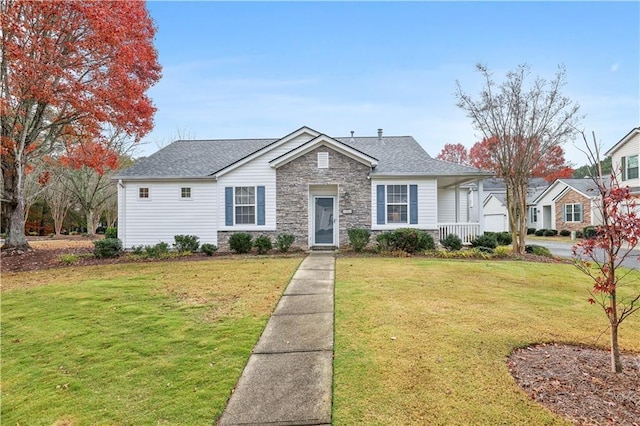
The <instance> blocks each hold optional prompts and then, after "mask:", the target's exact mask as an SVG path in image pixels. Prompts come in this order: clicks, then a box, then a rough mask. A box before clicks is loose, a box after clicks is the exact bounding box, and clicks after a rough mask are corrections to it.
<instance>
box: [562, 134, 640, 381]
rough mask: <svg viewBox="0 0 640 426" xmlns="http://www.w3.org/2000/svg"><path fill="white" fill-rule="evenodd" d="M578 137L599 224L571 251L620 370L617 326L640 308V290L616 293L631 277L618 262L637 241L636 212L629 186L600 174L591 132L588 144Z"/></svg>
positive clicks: (639, 224)
mask: <svg viewBox="0 0 640 426" xmlns="http://www.w3.org/2000/svg"><path fill="white" fill-rule="evenodd" d="M582 138H583V140H584V142H585V145H586V149H587V150H586V152H585V153H586V154H587V156H588V158H589V163H590V164H591V167H593V168H595V170H597V174H596V176H595V177H593V180H594V182H595V184H596V185H597V187H598V192H599V194H600V205H599V206H598V210H599V211H600V215H601V216H602V225H600V226H598V227H596V233H595V235H594V236H593V237H590V238H585V239H583V240H582V241H581V242H579V243H577V244H576V245H574V246H573V255H574V260H575V264H576V266H577V267H578V269H580V270H581V271H582V272H584V273H585V274H586V275H588V276H589V277H590V278H591V279H592V280H593V282H594V284H593V288H592V290H591V291H590V294H591V298H589V303H591V304H596V305H598V306H600V307H601V308H602V310H603V311H604V313H605V314H606V316H607V319H608V320H609V331H610V340H611V372H613V373H621V372H622V363H621V362H620V347H619V345H618V328H619V326H620V324H621V323H622V322H623V321H624V320H625V319H627V318H628V317H629V316H630V315H632V314H633V313H635V312H637V311H638V310H640V293H638V294H636V295H632V296H630V297H626V298H625V297H622V296H621V295H620V293H619V292H618V289H619V288H620V287H621V285H623V284H625V283H628V282H629V281H630V280H631V279H630V275H629V272H630V271H628V270H623V269H621V268H620V266H621V265H622V262H624V260H625V259H627V258H628V257H630V256H632V255H633V253H632V250H633V249H634V248H635V247H636V246H637V245H638V243H640V215H639V214H638V213H637V212H638V210H637V203H636V201H635V199H634V198H633V197H632V196H631V192H630V189H629V187H628V186H625V187H621V186H620V184H619V182H618V178H617V174H616V173H615V171H613V172H612V174H611V179H610V180H607V179H605V178H604V176H603V172H602V167H601V162H600V149H599V146H598V143H597V141H596V136H595V134H593V142H592V144H589V143H588V142H587V138H586V136H585V135H584V133H582ZM638 260H639V261H640V257H638Z"/></svg>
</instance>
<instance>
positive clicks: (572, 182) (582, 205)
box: [532, 177, 602, 231]
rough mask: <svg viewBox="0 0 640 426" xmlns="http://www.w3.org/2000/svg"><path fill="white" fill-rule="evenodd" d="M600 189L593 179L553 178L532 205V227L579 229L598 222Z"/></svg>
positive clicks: (599, 218) (599, 220)
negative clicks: (533, 223)
mask: <svg viewBox="0 0 640 426" xmlns="http://www.w3.org/2000/svg"><path fill="white" fill-rule="evenodd" d="M599 200H600V193H599V192H598V188H597V185H596V184H595V182H594V181H593V179H591V178H589V177H587V178H582V179H556V181H555V182H553V183H552V184H551V185H549V187H548V188H547V189H546V190H544V191H543V192H542V193H541V194H540V195H538V196H537V197H536V198H535V200H533V204H534V207H533V208H535V219H536V222H535V226H532V227H533V228H536V229H555V230H557V231H561V230H563V229H566V230H568V231H582V229H583V228H584V227H585V226H592V225H600V224H602V217H601V215H600V214H599V208H598V206H599Z"/></svg>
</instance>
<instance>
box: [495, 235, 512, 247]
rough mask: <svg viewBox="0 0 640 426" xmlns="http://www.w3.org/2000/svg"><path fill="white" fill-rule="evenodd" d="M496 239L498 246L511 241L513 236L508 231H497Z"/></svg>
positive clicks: (505, 244) (506, 244)
mask: <svg viewBox="0 0 640 426" xmlns="http://www.w3.org/2000/svg"><path fill="white" fill-rule="evenodd" d="M496 241H498V245H499V246H508V245H509V244H511V243H512V242H513V238H512V237H511V233H510V232H498V233H497V234H496Z"/></svg>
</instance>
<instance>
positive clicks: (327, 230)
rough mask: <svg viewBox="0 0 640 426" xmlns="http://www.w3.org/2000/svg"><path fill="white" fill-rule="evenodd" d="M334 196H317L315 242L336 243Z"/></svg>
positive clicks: (323, 243) (321, 243) (322, 243)
mask: <svg viewBox="0 0 640 426" xmlns="http://www.w3.org/2000/svg"><path fill="white" fill-rule="evenodd" d="M333 202H334V198H333V197H316V198H315V202H314V211H315V220H314V243H315V244H318V245H334V243H333V222H334V217H333Z"/></svg>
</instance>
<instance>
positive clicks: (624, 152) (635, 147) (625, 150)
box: [611, 133, 640, 188]
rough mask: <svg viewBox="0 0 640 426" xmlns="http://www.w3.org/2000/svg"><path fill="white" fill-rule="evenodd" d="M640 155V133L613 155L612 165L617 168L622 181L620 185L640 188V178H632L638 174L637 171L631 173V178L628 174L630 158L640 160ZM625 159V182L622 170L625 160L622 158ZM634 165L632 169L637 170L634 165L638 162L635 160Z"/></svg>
mask: <svg viewBox="0 0 640 426" xmlns="http://www.w3.org/2000/svg"><path fill="white" fill-rule="evenodd" d="M639 154H640V133H638V134H636V135H634V136H633V137H632V138H631V139H629V140H628V141H627V142H626V143H625V144H624V145H622V146H621V147H620V148H619V149H618V150H617V151H615V152H614V153H613V155H612V159H611V160H612V165H613V167H614V168H615V170H616V172H617V173H618V179H620V184H621V185H623V186H627V185H628V186H630V187H631V188H634V187H639V186H640V176H637V177H631V176H635V175H636V172H635V170H632V172H631V176H629V174H628V172H629V164H628V163H629V158H630V157H635V158H638V155H639ZM623 157H624V158H625V160H624V163H625V164H624V167H625V169H626V170H625V176H624V180H623V176H622V173H621V172H622V170H621V168H622V167H623V164H622V163H623V160H622V158H623ZM631 163H632V168H635V166H633V164H636V160H635V159H633V160H632V161H631Z"/></svg>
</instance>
